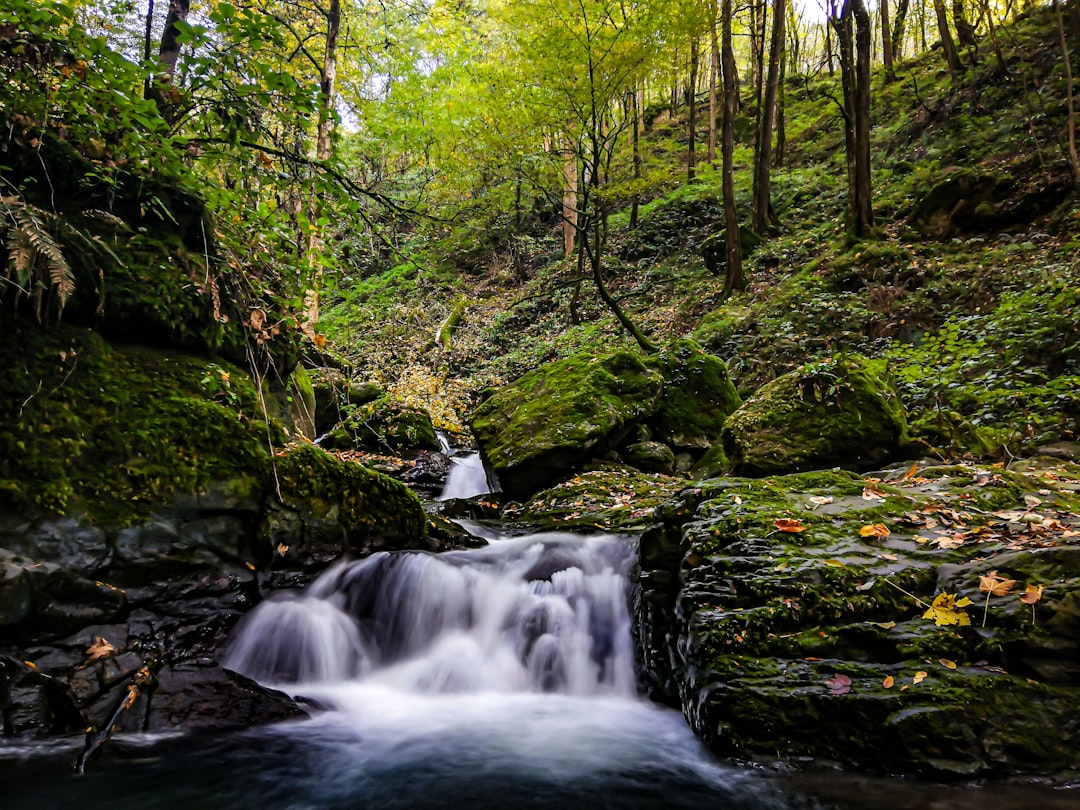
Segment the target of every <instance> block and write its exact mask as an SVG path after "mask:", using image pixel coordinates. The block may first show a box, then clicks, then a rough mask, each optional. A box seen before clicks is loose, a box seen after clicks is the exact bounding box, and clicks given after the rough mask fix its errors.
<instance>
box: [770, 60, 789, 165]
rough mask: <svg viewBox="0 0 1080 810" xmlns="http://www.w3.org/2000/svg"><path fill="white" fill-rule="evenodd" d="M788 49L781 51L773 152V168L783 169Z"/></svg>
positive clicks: (785, 144)
mask: <svg viewBox="0 0 1080 810" xmlns="http://www.w3.org/2000/svg"><path fill="white" fill-rule="evenodd" d="M787 62H788V49H787V48H784V49H783V50H782V51H781V52H780V83H779V84H780V86H779V88H778V95H777V98H776V152H775V153H774V154H773V168H775V169H782V168H784V163H785V161H786V160H787V122H786V115H785V110H786V108H787V103H786V101H785V89H784V88H785V85H786V79H787Z"/></svg>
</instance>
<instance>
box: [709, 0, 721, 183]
mask: <svg viewBox="0 0 1080 810" xmlns="http://www.w3.org/2000/svg"><path fill="white" fill-rule="evenodd" d="M716 6H717V0H712V25H710V26H709V165H710V166H712V167H713V168H716V112H717V110H716V89H717V88H716V80H717V77H718V76H719V74H720V42H719V40H718V39H717V36H716V22H717V20H716V16H717V11H716Z"/></svg>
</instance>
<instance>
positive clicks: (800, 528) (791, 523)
mask: <svg viewBox="0 0 1080 810" xmlns="http://www.w3.org/2000/svg"><path fill="white" fill-rule="evenodd" d="M773 526H775V527H776V530H777V531H781V532H786V533H787V534H798V533H799V532H805V531H806V529H807V527H806V526H805V525H804V524H803V522H802V521H801V520H799V519H798V518H777V519H776V520H774V521H773Z"/></svg>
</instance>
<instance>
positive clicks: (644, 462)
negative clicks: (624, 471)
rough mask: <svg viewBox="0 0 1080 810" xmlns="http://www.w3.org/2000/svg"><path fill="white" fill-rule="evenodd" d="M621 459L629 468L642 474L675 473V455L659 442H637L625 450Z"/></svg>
mask: <svg viewBox="0 0 1080 810" xmlns="http://www.w3.org/2000/svg"><path fill="white" fill-rule="evenodd" d="M623 459H624V460H625V461H626V463H627V464H629V465H630V466H631V467H636V468H637V469H639V470H641V471H643V472H653V473H664V474H665V475H670V474H671V473H672V472H674V471H675V453H673V452H672V450H671V448H670V447H668V446H667V445H666V444H661V443H660V442H637V443H636V444H632V445H630V446H629V447H627V448H626V450H625V451H624V452H623Z"/></svg>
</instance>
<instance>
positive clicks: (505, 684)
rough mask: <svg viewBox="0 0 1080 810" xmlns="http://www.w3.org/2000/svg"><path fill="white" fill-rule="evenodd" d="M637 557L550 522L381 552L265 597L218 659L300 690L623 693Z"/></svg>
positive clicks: (629, 685)
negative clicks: (293, 591) (440, 548)
mask: <svg viewBox="0 0 1080 810" xmlns="http://www.w3.org/2000/svg"><path fill="white" fill-rule="evenodd" d="M632 563H633V550H632V548H631V547H630V546H629V544H628V543H627V542H626V541H625V540H624V539H621V538H618V537H613V536H599V537H589V538H583V537H579V536H575V535H569V534H556V533H550V534H539V535H531V536H528V537H521V538H516V539H510V540H502V541H499V542H497V543H495V544H493V545H490V546H488V547H486V548H483V549H479V550H472V551H461V552H448V553H443V554H439V555H433V554H428V553H423V552H397V553H386V552H384V553H379V554H375V555H373V556H371V557H369V558H366V559H364V560H360V561H357V562H351V563H341V564H339V565H337V566H336V567H334V568H332V569H330V570H328V571H327V572H326V573H324V574H323V575H322V576H321V577H320V578H319V579H317V580H316V581H315V582H313V583H312V584H311V586H310V587H309V588H308V589H307V591H305V592H304V593H303V594H301V595H299V596H292V597H283V598H279V599H273V600H270V601H267V602H265V603H263V604H262V605H260V606H259V607H258V608H257V609H256V610H255V611H253V612H252V613H251V614H250V615H249V616H248V617H247V618H246V620H245V621H244V623H243V625H242V626H241V628H240V629H239V632H238V634H237V636H236V638H235V640H234V642H233V643H232V645H231V646H230V648H229V650H228V651H227V654H226V656H225V659H224V661H223V663H224V665H225V666H227V667H228V668H230V669H233V670H235V671H237V672H240V673H242V674H244V675H247V676H249V677H251V678H254V679H255V680H258V681H260V682H263V683H267V684H272V685H274V686H276V687H278V688H281V689H283V690H285V691H288V692H293V693H296V692H297V691H300V692H303V693H304V694H307V693H308V692H309V691H310V689H311V687H313V686H317V685H319V684H322V685H324V686H325V685H326V684H331V683H342V682H349V681H352V682H362V683H366V684H368V685H383V686H392V687H393V688H394V689H395V690H398V691H403V692H411V693H416V694H445V693H485V692H502V693H521V692H524V693H545V692H548V693H550V692H555V693H561V694H566V695H576V696H581V695H609V696H622V697H632V696H633V694H634V691H635V686H634V683H635V677H634V653H633V643H632V640H631V633H630V615H629V610H628V607H627V572H628V571H629V569H630V567H631V565H632ZM321 691H322V694H321V699H322V700H327V699H330V700H331V702H333V694H332V692H333V690H329V691H326V690H321Z"/></svg>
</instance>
